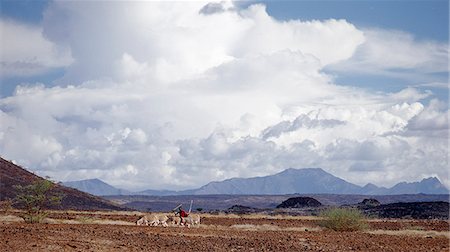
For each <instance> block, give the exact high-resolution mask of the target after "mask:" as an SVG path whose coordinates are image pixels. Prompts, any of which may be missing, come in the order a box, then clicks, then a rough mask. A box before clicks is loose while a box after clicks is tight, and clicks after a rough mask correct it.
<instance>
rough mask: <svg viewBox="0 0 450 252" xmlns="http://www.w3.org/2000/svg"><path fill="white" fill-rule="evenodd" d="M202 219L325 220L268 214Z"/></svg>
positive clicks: (228, 215) (210, 216)
mask: <svg viewBox="0 0 450 252" xmlns="http://www.w3.org/2000/svg"><path fill="white" fill-rule="evenodd" d="M200 216H201V217H202V218H204V217H206V218H229V219H267V220H321V219H323V218H321V217H317V216H292V215H281V214H277V215H268V214H259V213H251V214H239V215H238V214H225V213H219V214H208V213H203V214H200Z"/></svg>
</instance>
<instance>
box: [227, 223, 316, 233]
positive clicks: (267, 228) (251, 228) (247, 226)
mask: <svg viewBox="0 0 450 252" xmlns="http://www.w3.org/2000/svg"><path fill="white" fill-rule="evenodd" d="M230 228H232V229H241V230H246V231H288V232H308V231H320V230H322V229H321V228H319V227H279V226H276V225H269V224H263V225H253V224H237V225H232V226H231V227H230Z"/></svg>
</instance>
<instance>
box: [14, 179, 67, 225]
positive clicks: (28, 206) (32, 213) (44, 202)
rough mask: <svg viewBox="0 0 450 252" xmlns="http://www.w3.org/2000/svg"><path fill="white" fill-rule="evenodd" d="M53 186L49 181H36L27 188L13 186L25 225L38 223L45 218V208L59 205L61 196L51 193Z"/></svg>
mask: <svg viewBox="0 0 450 252" xmlns="http://www.w3.org/2000/svg"><path fill="white" fill-rule="evenodd" d="M54 186H55V184H54V183H52V182H51V181H49V180H46V179H42V180H36V181H35V182H34V183H33V184H31V185H27V186H21V185H18V186H15V188H16V189H17V191H18V194H17V196H16V198H15V200H16V202H17V204H18V205H19V206H21V207H23V208H24V209H25V211H26V212H25V214H24V215H23V216H21V217H22V218H23V219H24V220H25V222H27V223H40V222H42V220H44V218H45V217H46V216H47V212H46V211H44V209H45V208H48V207H50V206H55V205H59V204H61V200H62V197H63V196H62V195H57V194H56V193H54V192H53V191H52V189H53V187H54Z"/></svg>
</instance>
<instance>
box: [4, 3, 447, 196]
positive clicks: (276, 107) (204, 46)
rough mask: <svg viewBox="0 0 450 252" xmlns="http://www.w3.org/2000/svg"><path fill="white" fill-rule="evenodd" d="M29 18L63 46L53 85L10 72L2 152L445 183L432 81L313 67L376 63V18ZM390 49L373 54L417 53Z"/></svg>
mask: <svg viewBox="0 0 450 252" xmlns="http://www.w3.org/2000/svg"><path fill="white" fill-rule="evenodd" d="M40 29H41V28H39V29H38V30H39V34H44V35H43V36H44V37H45V38H46V39H47V40H48V41H49V42H48V43H50V44H49V45H54V46H56V47H60V48H70V52H71V57H72V58H73V60H74V61H73V62H72V63H71V64H70V65H68V66H66V72H65V75H64V76H63V77H62V78H61V79H60V80H58V83H59V84H60V85H57V86H54V87H46V86H45V84H29V85H21V86H18V87H17V88H16V91H15V93H14V95H12V96H10V97H5V98H2V99H1V100H0V120H1V124H0V140H1V141H0V153H1V154H2V155H4V156H5V157H7V158H9V159H14V160H16V161H17V162H19V163H22V164H24V165H26V166H29V167H30V169H33V170H35V171H37V172H38V173H39V174H42V175H50V176H52V177H54V178H55V179H58V180H76V179H86V178H95V177H98V178H101V179H104V180H105V181H107V182H109V183H112V184H113V185H117V186H121V187H124V188H126V189H131V190H139V189H148V188H156V189H157V188H170V189H182V188H192V187H197V186H200V185H202V184H204V183H207V182H209V181H211V180H219V179H225V178H230V177H234V176H243V177H249V176H256V175H268V174H272V173H275V172H279V171H281V170H283V169H286V168H289V167H295V168H302V167H322V168H324V169H325V170H327V171H330V172H332V173H333V174H335V175H337V176H341V177H343V178H345V179H348V180H349V181H351V182H355V183H358V184H363V183H367V182H372V183H376V184H379V185H392V184H393V183H395V182H398V181H399V180H407V181H413V180H418V179H421V178H422V177H424V176H425V175H436V176H438V177H439V178H440V179H441V180H443V181H444V182H445V183H446V184H447V185H449V183H450V181H449V180H448V179H446V178H447V175H448V174H447V170H446V167H448V163H447V159H446V155H442V153H446V151H448V147H447V145H446V141H447V140H448V136H444V135H442V132H443V131H442V129H444V128H445V127H447V128H448V121H446V120H445V118H446V117H447V116H448V108H446V107H445V106H443V105H442V101H439V100H432V101H431V102H429V104H427V102H426V99H427V98H429V97H430V96H431V95H432V94H431V93H429V92H422V91H420V90H418V89H415V88H412V87H411V88H406V89H403V90H401V91H399V92H393V93H370V92H368V91H366V90H363V89H357V88H352V87H342V86H338V85H336V84H335V83H334V80H333V77H332V76H329V75H327V74H325V73H324V71H323V70H324V68H326V67H327V66H331V65H333V66H336V65H338V64H341V63H342V64H345V62H347V61H352V60H354V59H355V57H356V58H357V59H360V58H361V57H362V58H361V59H364V60H366V61H367V62H368V63H367V64H370V65H371V66H380V67H382V66H383V65H384V63H383V62H382V61H381V60H380V59H375V58H373V57H372V56H370V57H369V56H367V55H368V52H367V50H369V49H370V50H369V51H373V50H378V49H377V48H378V47H379V46H380V45H378V44H379V43H382V42H383V41H382V39H380V38H379V37H377V36H381V35H379V32H378V33H376V34H375V35H374V34H371V33H367V32H366V31H362V30H360V29H358V28H357V27H355V26H354V25H352V24H351V23H349V22H347V21H345V20H334V19H330V20H323V21H317V20H316V21H300V20H292V21H280V20H276V19H275V18H273V17H271V16H270V15H269V14H268V13H267V11H266V10H265V7H264V6H263V5H251V6H249V7H248V8H245V9H239V8H236V7H234V6H233V5H232V3H231V2H225V3H221V4H219V5H217V4H208V2H187V3H184V2H131V3H127V2H52V3H51V4H50V5H49V7H48V9H47V10H46V11H45V13H44V21H43V23H42V33H41V32H40V31H41V30H40ZM19 30H20V29H19ZM39 36H41V35H39ZM399 36H400V37H399V38H400V40H399V42H397V43H400V44H399V45H398V46H400V45H401V43H403V42H404V43H405V44H407V45H410V46H412V47H416V46H418V47H419V48H422V47H423V48H424V49H423V50H422V52H423V54H424V55H426V56H427V57H431V58H432V59H433V57H434V56H433V55H434V54H433V52H434V51H433V50H434V49H433V48H434V46H435V45H434V44H433V45H432V46H431V47H430V48H432V49H427V47H426V46H425V45H423V44H420V43H419V44H417V43H415V42H414V41H413V40H411V39H410V38H408V36H406V37H405V35H399ZM47 40H46V41H47ZM46 43H47V42H46ZM373 43H375V44H377V45H374V44H373ZM383 43H384V42H383ZM364 47H369V49H367V50H366V49H364V50H366V51H364V53H362V52H360V51H359V50H362V49H361V48H364ZM381 47H383V45H381ZM371 48H372V49H371ZM383 48H384V47H383ZM380 50H381V49H380ZM383 50H385V49H383ZM386 50H387V49H386ZM405 50H406V49H405ZM427 50H428V51H427ZM430 50H431V51H430ZM35 51H38V50H37V49H36V50H35V49H33V50H31V51H30V52H27V53H24V54H23V55H24V56H23V57H28V55H33V53H35ZM429 54H431V55H429ZM358 55H362V56H358ZM437 55H438V56H439V55H440V54H439V53H437ZM366 56H367V57H368V58H367V57H366ZM21 57H22V56H20V57H19V56H17V55H16V56H11V60H10V61H14V60H16V59H20V58H21ZM396 57H398V58H395V59H392V60H391V61H390V62H391V63H392V64H391V63H389V64H391V65H389V64H386V65H385V66H389V67H390V66H398V65H402V64H403V65H404V66H405V67H407V68H409V67H413V68H414V67H418V66H424V64H425V65H427V64H428V63H424V62H421V59H416V61H417V62H415V63H414V62H412V63H411V62H409V61H408V59H406V60H405V59H403V58H402V57H403V56H401V55H398V56H396ZM439 57H440V56H439ZM439 57H438V58H439ZM52 59H53V58H52ZM408 64H409V65H408ZM48 65H49V64H48ZM427 66H428V68H427V69H429V71H433V69H434V68H433V67H432V65H427ZM438 70H439V69H438ZM433 124H434V125H433ZM437 135H438V136H440V137H436V136H437ZM361 174H364V175H367V176H362V175H361Z"/></svg>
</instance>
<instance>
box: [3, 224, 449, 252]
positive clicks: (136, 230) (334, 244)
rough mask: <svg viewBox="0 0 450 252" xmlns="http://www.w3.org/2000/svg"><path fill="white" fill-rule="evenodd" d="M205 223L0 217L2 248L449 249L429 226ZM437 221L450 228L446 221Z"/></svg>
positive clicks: (102, 249)
mask: <svg viewBox="0 0 450 252" xmlns="http://www.w3.org/2000/svg"><path fill="white" fill-rule="evenodd" d="M123 217H125V216H123ZM126 218H131V217H126ZM304 222H305V223H304ZM203 223H204V224H202V226H201V227H197V228H190V229H188V228H182V227H169V228H162V227H147V226H127V225H105V224H103V225H101V224H73V225H70V224H25V223H9V224H5V223H3V224H2V223H0V234H1V240H0V251H142V250H145V251H449V239H448V237H445V236H441V235H432V234H426V232H427V231H421V232H422V233H421V234H419V235H401V234H396V235H392V234H391V235H387V234H371V233H368V232H334V231H330V230H320V229H319V228H318V227H317V225H315V224H314V222H311V221H310V222H308V221H307V220H302V221H299V220H270V219H243V218H226V217H210V218H204V221H203ZM376 223H377V225H378V226H380V227H383V225H387V226H388V224H383V222H376ZM392 223H396V222H392ZM430 223H431V224H430ZM436 223H438V222H436ZM436 223H433V222H428V221H422V222H418V223H414V228H416V229H420V230H426V229H428V230H430V228H426V227H428V226H435V225H434V224H436ZM439 223H440V224H438V225H437V226H443V225H444V224H445V225H446V230H448V222H445V221H444V222H439ZM305 224H308V225H305ZM289 228H290V229H289ZM305 228H306V229H309V231H305ZM371 229H372V228H371ZM381 229H385V228H381ZM400 232H401V231H400ZM447 233H448V231H447ZM24 241H26V242H24Z"/></svg>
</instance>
